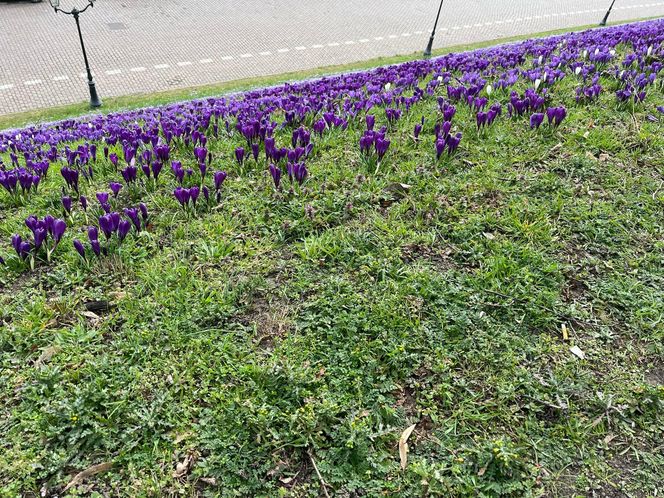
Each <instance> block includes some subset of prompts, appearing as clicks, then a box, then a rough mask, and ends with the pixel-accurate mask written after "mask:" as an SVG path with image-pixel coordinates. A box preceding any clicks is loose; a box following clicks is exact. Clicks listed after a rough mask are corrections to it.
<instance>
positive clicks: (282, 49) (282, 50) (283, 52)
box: [277, 48, 290, 54]
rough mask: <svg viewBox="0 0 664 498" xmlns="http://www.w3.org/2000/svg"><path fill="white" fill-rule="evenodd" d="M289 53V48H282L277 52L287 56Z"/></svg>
mask: <svg viewBox="0 0 664 498" xmlns="http://www.w3.org/2000/svg"><path fill="white" fill-rule="evenodd" d="M289 51H290V49H289V48H280V49H279V50H277V52H279V53H280V54H285V53H286V52H289Z"/></svg>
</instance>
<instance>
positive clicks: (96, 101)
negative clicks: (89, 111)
mask: <svg viewBox="0 0 664 498" xmlns="http://www.w3.org/2000/svg"><path fill="white" fill-rule="evenodd" d="M88 86H89V87H90V107H92V108H96V107H101V99H100V98H99V95H97V87H96V86H95V82H94V81H88Z"/></svg>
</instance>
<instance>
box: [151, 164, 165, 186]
mask: <svg viewBox="0 0 664 498" xmlns="http://www.w3.org/2000/svg"><path fill="white" fill-rule="evenodd" d="M163 167H164V163H162V162H161V161H154V162H153V163H152V176H154V179H155V181H156V180H157V178H159V173H161V169H162V168H163Z"/></svg>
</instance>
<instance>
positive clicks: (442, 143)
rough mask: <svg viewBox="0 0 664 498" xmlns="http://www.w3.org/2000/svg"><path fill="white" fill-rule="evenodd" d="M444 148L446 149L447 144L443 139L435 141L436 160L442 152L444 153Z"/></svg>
mask: <svg viewBox="0 0 664 498" xmlns="http://www.w3.org/2000/svg"><path fill="white" fill-rule="evenodd" d="M446 147H447V142H445V140H444V139H442V138H439V139H437V140H436V159H440V156H442V155H443V152H445V148H446Z"/></svg>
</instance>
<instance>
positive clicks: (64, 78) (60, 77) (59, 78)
mask: <svg viewBox="0 0 664 498" xmlns="http://www.w3.org/2000/svg"><path fill="white" fill-rule="evenodd" d="M68 79H69V76H53V81H67V80H68Z"/></svg>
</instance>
